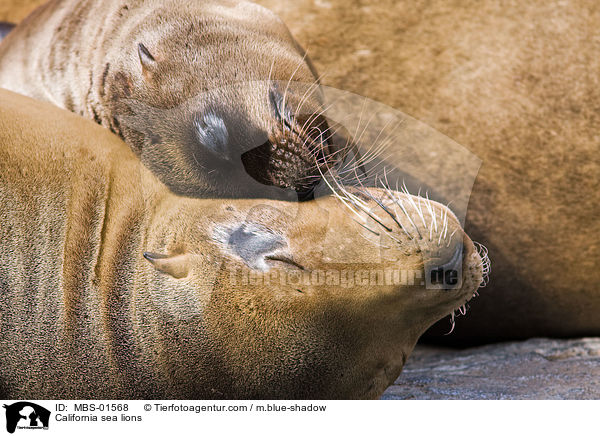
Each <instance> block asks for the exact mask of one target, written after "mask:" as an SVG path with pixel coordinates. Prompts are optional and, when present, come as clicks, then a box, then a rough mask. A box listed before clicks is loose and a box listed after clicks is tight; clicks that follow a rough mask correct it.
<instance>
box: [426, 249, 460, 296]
mask: <svg viewBox="0 0 600 436" xmlns="http://www.w3.org/2000/svg"><path fill="white" fill-rule="evenodd" d="M453 248H454V249H451V250H445V251H444V252H442V253H440V255H439V256H437V257H433V258H432V259H431V261H430V262H428V263H427V264H426V266H425V274H426V283H427V287H431V288H433V289H456V288H460V287H461V285H462V281H461V279H462V265H463V250H464V245H463V244H462V243H457V244H456V245H454V247H453Z"/></svg>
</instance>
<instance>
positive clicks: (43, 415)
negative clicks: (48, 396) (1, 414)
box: [3, 401, 50, 433]
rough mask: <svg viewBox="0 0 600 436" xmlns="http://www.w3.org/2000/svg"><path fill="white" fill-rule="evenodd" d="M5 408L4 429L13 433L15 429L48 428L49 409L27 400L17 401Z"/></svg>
mask: <svg viewBox="0 0 600 436" xmlns="http://www.w3.org/2000/svg"><path fill="white" fill-rule="evenodd" d="M3 407H4V408H5V409H6V431H8V432H9V433H14V432H15V429H17V428H18V429H29V430H34V429H44V430H47V429H48V423H49V421H50V411H49V410H48V409H45V408H43V407H42V406H38V405H37V404H35V403H30V402H28V401H19V402H18V403H13V404H11V405H9V406H7V405H6V404H5V405H4V406H3Z"/></svg>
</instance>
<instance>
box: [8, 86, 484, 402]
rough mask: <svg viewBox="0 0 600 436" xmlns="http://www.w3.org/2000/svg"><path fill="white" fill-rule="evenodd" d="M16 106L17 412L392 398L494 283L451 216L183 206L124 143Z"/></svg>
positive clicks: (80, 123)
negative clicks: (414, 353) (397, 384)
mask: <svg viewBox="0 0 600 436" xmlns="http://www.w3.org/2000/svg"><path fill="white" fill-rule="evenodd" d="M0 101H1V102H2V103H1V104H0V397H2V398H30V397H35V398H55V399H56V398H64V399H66V398H132V399H133V398H376V397H378V396H379V395H380V394H381V393H382V392H383V391H384V389H385V388H386V387H387V386H388V385H389V384H390V383H392V382H393V381H394V380H395V379H396V377H397V376H398V374H399V373H400V371H401V369H402V366H403V364H404V362H405V360H406V358H407V357H408V355H409V353H410V352H411V350H412V348H413V346H414V344H415V342H416V341H417V339H418V337H419V335H420V334H421V333H422V332H423V331H425V329H426V328H427V327H429V326H430V325H431V324H432V323H433V322H434V321H436V320H437V319H439V318H440V317H442V316H444V315H446V314H448V313H450V312H451V311H453V310H454V309H456V308H457V307H459V306H461V305H463V304H464V303H465V301H466V300H468V299H470V298H471V296H472V295H473V293H474V292H475V291H476V290H477V288H478V286H479V284H480V282H481V281H482V265H481V263H482V259H481V258H480V256H479V254H478V253H477V251H476V249H475V246H474V245H473V243H472V242H471V240H470V239H469V237H468V236H466V235H465V234H464V232H463V231H462V229H461V228H460V225H459V224H458V221H457V220H456V219H455V217H454V216H453V215H452V213H451V212H450V211H449V210H448V209H447V208H445V207H444V206H442V205H440V204H437V203H434V202H430V201H426V200H424V199H422V198H420V197H414V196H409V195H406V194H403V193H398V192H394V191H390V190H383V189H374V188H371V189H363V190H361V191H356V192H347V191H344V189H343V187H340V189H339V190H338V191H337V194H336V195H335V196H330V197H323V198H320V199H318V200H313V201H309V202H303V203H291V202H280V201H276V200H251V199H245V200H241V199H225V200H224V199H191V198H187V197H180V196H176V195H175V194H173V193H172V192H171V191H170V190H168V188H166V187H165V185H164V184H162V183H161V182H160V181H159V180H158V179H156V177H155V176H154V175H153V174H152V173H151V172H150V171H149V170H148V169H146V168H145V167H144V166H143V165H142V164H141V163H140V161H139V159H137V157H136V156H135V155H134V153H132V151H131V150H130V149H129V147H128V146H127V145H126V144H124V143H123V142H122V141H121V140H120V139H118V138H117V137H116V136H115V135H113V134H112V133H110V132H109V131H108V130H106V129H103V128H102V127H100V126H98V125H95V124H94V123H92V122H91V121H88V120H85V119H83V118H81V117H79V116H77V115H74V114H71V113H69V112H67V111H64V110H62V109H59V108H56V107H55V106H53V105H50V104H48V103H43V102H39V101H35V100H32V99H30V98H28V97H25V96H21V95H18V94H14V93H11V92H8V91H5V90H0ZM417 204H418V206H417ZM421 206H422V207H421ZM423 210H425V212H423ZM434 218H435V219H436V220H437V221H436V222H437V223H438V226H437V227H436V228H435V230H434V224H433V222H434ZM440 267H442V269H443V271H461V272H460V276H459V277H458V279H459V281H458V282H456V281H455V282H453V283H450V285H451V286H448V285H444V286H442V287H437V288H436V287H431V286H429V287H427V286H424V285H423V284H422V283H421V281H422V280H423V278H424V277H426V275H427V273H428V271H430V270H431V271H437V270H439V269H440ZM388 270H391V271H396V272H399V273H401V275H400V279H398V277H392V278H386V277H385V274H381V273H385V271H388ZM319 272H324V273H326V275H325V276H323V275H321V276H319ZM319 277H321V279H322V280H321V279H319ZM268 280H271V281H270V282H269V281H268Z"/></svg>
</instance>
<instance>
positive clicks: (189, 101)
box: [0, 0, 337, 198]
mask: <svg viewBox="0 0 600 436" xmlns="http://www.w3.org/2000/svg"><path fill="white" fill-rule="evenodd" d="M291 81H293V82H294V83H306V84H308V85H312V84H316V83H317V77H316V73H315V70H314V68H313V66H312V64H311V62H310V59H309V58H308V57H307V55H306V52H305V51H304V49H302V48H301V47H300V45H299V44H298V43H297V42H296V41H295V40H294V39H293V37H292V36H291V34H290V33H289V31H288V29H287V27H286V26H285V24H284V23H283V22H282V21H281V20H280V19H279V18H278V17H277V16H276V15H275V14H273V13H272V12H271V11H269V10H267V9H265V8H263V7H261V6H258V5H256V4H254V3H250V2H246V1H238V0H202V1H194V2H189V1H187V0H102V1H100V0H52V1H49V2H48V3H46V4H44V5H42V6H40V7H39V8H37V9H35V10H34V11H33V12H32V13H31V14H30V15H29V16H28V17H27V18H25V19H24V20H23V21H22V22H21V23H20V24H19V25H18V26H17V27H16V28H15V29H14V30H13V31H11V32H10V34H9V35H8V36H7V37H6V39H5V40H4V41H3V42H2V44H1V45H0V87H3V88H6V89H10V90H12V91H15V92H19V93H21V94H24V95H28V96H31V97H33V98H36V99H39V100H44V101H49V102H51V103H54V104H55V105H57V106H60V107H62V108H65V109H68V110H70V111H72V112H75V113H77V114H79V115H82V116H84V117H86V118H90V119H93V120H94V121H96V122H97V123H99V124H101V125H103V126H105V127H107V128H109V129H110V130H112V131H113V132H115V133H117V134H118V135H119V136H121V137H122V138H123V139H124V140H125V142H127V143H128V144H129V145H130V146H131V147H132V149H133V150H134V151H135V152H136V153H137V154H139V155H142V160H143V161H144V163H145V164H146V165H147V166H148V167H149V168H150V169H151V170H153V171H154V172H155V173H156V174H157V175H158V177H159V178H160V179H161V180H162V181H163V182H164V183H165V184H167V186H169V188H171V190H173V191H174V192H176V193H178V194H181V195H187V196H193V197H220V198H222V197H268V196H274V197H276V196H289V195H293V192H296V193H298V195H300V197H301V198H304V197H310V195H311V192H312V189H313V187H314V185H315V184H316V183H318V181H319V180H320V171H319V168H320V167H321V166H323V165H325V164H326V163H327V160H328V157H331V156H333V155H334V154H335V151H337V150H336V149H335V146H334V144H333V142H332V141H333V140H332V139H331V136H332V135H326V137H324V136H322V135H320V134H319V132H327V131H329V130H328V127H329V126H328V124H327V121H326V120H325V119H324V118H323V116H321V115H319V112H320V108H321V101H320V99H319V93H318V91H317V90H316V89H315V87H313V88H311V89H307V87H306V86H304V87H302V89H301V91H300V90H296V89H297V87H295V86H289V84H290V82H291ZM308 85H307V86H308ZM148 110H152V111H154V113H157V111H158V115H157V116H156V117H155V119H153V120H152V125H151V129H150V131H148V132H146V131H142V130H144V129H142V128H141V127H140V125H139V124H140V122H143V121H144V120H146V118H147V111H148ZM140 118H141V120H142V121H140ZM155 124H160V125H155ZM269 187H275V188H281V189H284V190H288V191H290V190H291V191H293V192H292V193H291V194H290V192H288V191H286V192H280V191H281V189H275V188H269Z"/></svg>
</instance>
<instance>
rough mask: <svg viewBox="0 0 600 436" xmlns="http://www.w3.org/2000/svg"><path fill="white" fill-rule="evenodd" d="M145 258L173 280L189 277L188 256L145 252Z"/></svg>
mask: <svg viewBox="0 0 600 436" xmlns="http://www.w3.org/2000/svg"><path fill="white" fill-rule="evenodd" d="M144 257H145V258H146V260H147V261H148V262H150V263H151V264H152V266H153V267H154V268H155V269H156V270H157V271H160V272H162V273H164V274H168V275H170V276H172V277H173V278H176V279H182V278H184V277H186V276H187V275H188V272H189V264H188V260H189V259H188V256H187V254H177V255H175V256H170V255H168V254H158V253H149V252H145V253H144Z"/></svg>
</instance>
